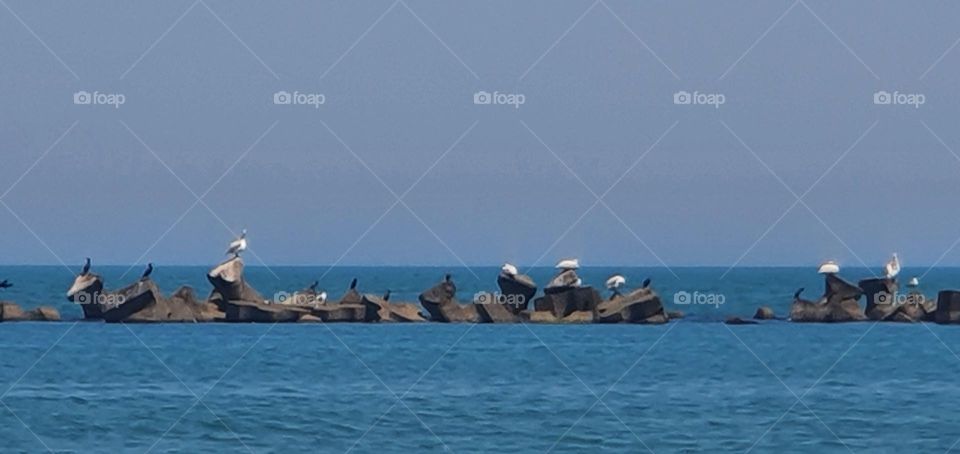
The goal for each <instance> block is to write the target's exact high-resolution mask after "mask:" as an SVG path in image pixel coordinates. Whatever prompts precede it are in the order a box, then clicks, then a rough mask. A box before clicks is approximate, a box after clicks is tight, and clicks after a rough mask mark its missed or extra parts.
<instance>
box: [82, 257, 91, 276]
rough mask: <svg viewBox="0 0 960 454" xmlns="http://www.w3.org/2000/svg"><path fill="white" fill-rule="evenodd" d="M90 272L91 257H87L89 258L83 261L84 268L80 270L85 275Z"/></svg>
mask: <svg viewBox="0 0 960 454" xmlns="http://www.w3.org/2000/svg"><path fill="white" fill-rule="evenodd" d="M89 272H90V257H87V260H86V261H85V262H84V263H83V269H82V270H80V275H81V276H82V275H85V274H87V273H89Z"/></svg>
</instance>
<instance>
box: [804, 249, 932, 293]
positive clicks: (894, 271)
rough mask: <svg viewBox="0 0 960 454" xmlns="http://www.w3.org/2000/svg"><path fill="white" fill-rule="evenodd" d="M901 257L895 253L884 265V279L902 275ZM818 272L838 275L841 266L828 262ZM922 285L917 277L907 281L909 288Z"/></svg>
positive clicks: (834, 262) (832, 261)
mask: <svg viewBox="0 0 960 454" xmlns="http://www.w3.org/2000/svg"><path fill="white" fill-rule="evenodd" d="M900 270H901V267H900V257H899V256H897V253H896V252H894V253H893V255H892V256H891V257H890V260H887V263H886V264H884V265H883V277H884V278H886V279H893V278H895V277H897V275H898V274H900ZM817 272H818V273H820V274H837V273H839V272H840V265H839V264H838V263H837V262H836V261H835V260H827V261H826V262H823V263H822V264H820V268H819V269H817ZM919 285H920V279H918V278H917V277H912V278H910V280H908V281H907V286H908V287H917V286H919Z"/></svg>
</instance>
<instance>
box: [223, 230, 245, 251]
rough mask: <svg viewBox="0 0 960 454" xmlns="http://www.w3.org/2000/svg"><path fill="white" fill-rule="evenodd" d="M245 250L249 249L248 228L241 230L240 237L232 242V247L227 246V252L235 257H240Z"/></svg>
mask: <svg viewBox="0 0 960 454" xmlns="http://www.w3.org/2000/svg"><path fill="white" fill-rule="evenodd" d="M245 250H247V229H243V230H241V231H240V237H239V238H237V239H235V240H233V241H232V242H231V243H230V247H228V248H227V252H226V254H227V255H231V254H232V255H233V256H234V257H240V253H241V252H243V251H245Z"/></svg>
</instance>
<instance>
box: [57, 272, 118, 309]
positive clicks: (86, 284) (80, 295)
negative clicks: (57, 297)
mask: <svg viewBox="0 0 960 454" xmlns="http://www.w3.org/2000/svg"><path fill="white" fill-rule="evenodd" d="M102 294H103V278H101V277H100V275H98V274H94V273H86V274H80V275H78V276H77V277H76V278H75V279H74V280H73V285H71V286H70V289H69V290H67V300H69V301H70V302H72V303H76V304H78V305H80V308H81V309H82V310H83V318H84V319H85V320H100V319H102V318H103V312H104V311H105V310H107V309H108V308H105V307H104V305H102V304H100V303H99V301H101V298H100V296H101V295H102Z"/></svg>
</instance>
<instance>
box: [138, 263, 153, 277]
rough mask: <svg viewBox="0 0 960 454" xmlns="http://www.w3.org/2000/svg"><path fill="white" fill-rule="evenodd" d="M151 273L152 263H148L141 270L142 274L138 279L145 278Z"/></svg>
mask: <svg viewBox="0 0 960 454" xmlns="http://www.w3.org/2000/svg"><path fill="white" fill-rule="evenodd" d="M151 273H153V263H148V264H147V268H146V269H145V270H143V274H142V275H141V276H140V279H146V278H148V277H150V274H151Z"/></svg>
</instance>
